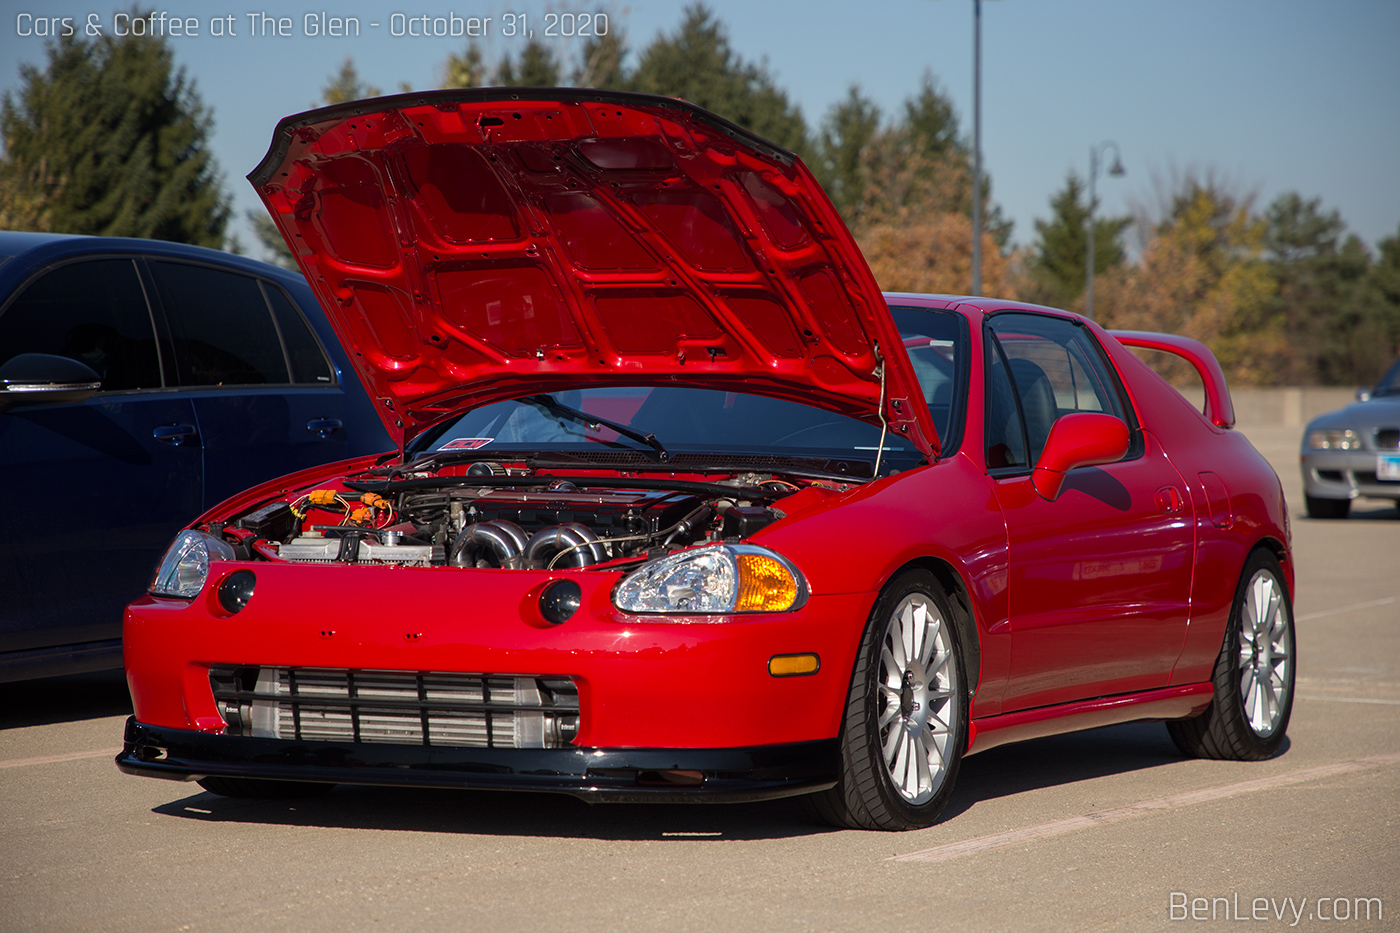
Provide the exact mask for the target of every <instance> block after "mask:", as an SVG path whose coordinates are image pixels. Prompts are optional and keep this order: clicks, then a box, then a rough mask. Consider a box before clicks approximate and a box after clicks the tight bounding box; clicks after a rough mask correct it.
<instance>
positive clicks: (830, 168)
mask: <svg viewBox="0 0 1400 933" xmlns="http://www.w3.org/2000/svg"><path fill="white" fill-rule="evenodd" d="M879 129H880V108H879V107H878V106H876V105H875V102H874V101H872V100H871V99H870V98H868V97H866V96H864V95H863V94H861V92H860V87H859V86H857V85H854V84H852V85H851V87H850V89H849V90H848V91H847V92H846V98H845V100H842V101H840V102H839V103H836V104H833V105H832V107H831V109H830V110H828V111H827V114H826V119H825V120H823V121H822V129H821V135H820V137H818V139H817V160H816V165H815V166H814V167H813V171H814V172H815V173H816V175H817V178H818V180H819V181H821V183H822V187H823V188H825V189H826V193H827V194H828V195H829V196H830V197H831V201H832V203H833V204H835V205H836V209H837V210H838V211H840V212H841V216H842V217H844V218H845V220H846V224H847V226H851V227H854V226H855V225H856V223H857V222H858V221H859V219H860V207H861V203H862V200H863V198H864V191H865V175H864V173H863V172H862V171H861V153H862V152H863V151H864V150H865V148H866V146H868V145H869V144H870V141H871V140H872V139H873V138H874V137H875V134H876V132H877V131H878V130H879Z"/></svg>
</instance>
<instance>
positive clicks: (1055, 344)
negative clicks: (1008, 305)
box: [991, 313, 1133, 463]
mask: <svg viewBox="0 0 1400 933" xmlns="http://www.w3.org/2000/svg"><path fill="white" fill-rule="evenodd" d="M991 329H992V331H993V332H994V333H995V334H996V337H997V342H998V343H999V344H1000V346H1001V349H1002V352H1003V353H1004V354H1005V356H1006V362H1007V367H1008V369H1009V371H1010V375H1011V380H1012V382H1013V383H1014V384H1015V387H1016V394H1017V397H1018V398H1019V400H1020V402H1021V413H1022V416H1023V417H1024V419H1025V425H1026V442H1027V445H1028V447H1029V450H1028V452H1027V455H1028V458H1029V462H1030V463H1035V462H1036V460H1037V459H1039V457H1040V454H1041V451H1043V450H1044V449H1045V440H1046V438H1048V437H1049V436H1050V428H1051V427H1052V426H1053V425H1054V423H1055V419H1056V418H1058V417H1060V416H1061V415H1068V414H1070V413H1072V412H1096V413H1102V414H1109V415H1114V416H1116V417H1118V418H1122V419H1123V420H1124V421H1127V422H1128V424H1129V425H1130V426H1132V424H1133V422H1132V421H1131V420H1130V419H1129V418H1128V416H1127V406H1126V405H1125V404H1124V402H1123V398H1122V394H1121V393H1120V392H1119V389H1118V384H1117V382H1116V380H1115V379H1114V378H1113V376H1112V374H1111V373H1110V371H1109V368H1108V364H1107V363H1106V362H1105V361H1104V359H1103V355H1102V353H1101V352H1100V350H1099V348H1098V346H1097V344H1095V342H1094V339H1093V337H1091V336H1090V335H1089V333H1088V332H1087V331H1086V330H1085V329H1084V328H1082V327H1078V326H1076V325H1075V324H1073V323H1072V322H1070V321H1067V320H1064V319H1062V318H1052V317H1043V316H1041V315H1037V314H1014V313H1013V314H998V315H996V316H995V317H993V318H992V319H991Z"/></svg>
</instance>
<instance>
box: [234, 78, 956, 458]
mask: <svg viewBox="0 0 1400 933" xmlns="http://www.w3.org/2000/svg"><path fill="white" fill-rule="evenodd" d="M248 178H249V180H250V181H251V182H252V183H253V185H254V186H255V187H256V188H257V190H258V193H259V194H260V195H261V197H262V199H263V202H264V203H265V204H266V205H267V207H268V210H269V211H270V212H271V214H272V217H273V219H274V220H275V221H276V222H277V225H278V227H279V228H280V229H281V231H282V234H283V236H284V237H285V238H286V240H287V242H288V244H289V245H290V246H291V247H292V249H293V252H294V253H295V255H296V257H297V260H298V262H299V263H300V264H301V267H302V269H303V271H304V272H305V273H306V276H307V279H308V280H309V281H310V283H311V285H312V287H313V288H314V289H315V291H316V293H317V296H318V297H319V299H320V301H321V303H322V305H323V306H324V307H325V309H326V312H327V314H328V315H329V317H330V320H331V323H332V324H333V326H334V327H335V329H336V331H337V333H338V335H339V336H340V338H341V340H342V342H343V343H344V344H345V346H346V348H347V350H348V351H349V352H350V353H351V355H352V359H353V361H354V364H355V366H356V367H357V369H358V370H359V375H360V376H361V378H362V379H363V380H364V382H365V384H366V386H367V387H368V389H369V391H370V393H371V395H372V396H373V397H374V398H375V399H376V400H377V403H378V405H379V407H380V413H381V415H382V416H383V417H384V420H385V424H386V425H387V426H388V428H389V431H390V433H391V434H392V435H393V436H395V437H396V438H397V439H398V440H399V441H400V444H402V443H404V442H405V441H406V440H407V439H408V438H411V437H412V436H414V435H415V434H417V433H419V432H420V431H422V430H423V429H425V428H427V427H428V426H430V425H432V424H434V423H437V422H439V421H442V420H443V419H444V418H447V417H449V416H451V415H453V414H456V413H458V412H460V411H464V410H467V409H471V408H475V407H478V406H481V405H485V404H489V403H491V402H496V401H502V400H505V399H509V398H517V397H520V396H523V395H528V394H532V393H536V392H548V391H554V390H559V389H565V388H571V387H576V386H580V385H594V386H600V385H608V384H633V385H637V384H657V385H662V384H668V385H689V386H697V387H703V388H716V389H726V390H730V391H741V392H742V391H747V392H753V393H756V394H762V395H771V396H776V397H779V398H785V399H789V400H792V401H798V402H805V403H808V404H814V405H820V406H822V407H825V408H827V409H830V410H832V411H836V412H839V413H841V414H845V415H850V416H853V417H857V418H862V419H864V420H867V421H871V422H878V420H879V414H878V412H879V410H880V398H881V379H880V375H879V373H880V371H881V367H880V363H881V355H882V354H881V351H883V353H884V354H888V355H890V356H891V357H893V358H894V359H892V360H891V362H892V363H894V365H887V366H885V367H884V372H885V383H886V384H885V386H884V396H885V416H886V418H887V420H888V421H889V423H890V427H891V431H892V432H894V433H897V434H898V435H900V436H902V437H903V438H905V439H906V440H907V441H909V442H912V443H913V444H914V445H915V446H916V447H918V448H919V449H921V450H922V451H923V452H924V453H925V454H926V455H930V456H932V455H935V454H936V452H937V438H936V437H935V436H934V430H933V428H932V424H931V422H930V421H928V419H926V418H921V417H918V409H919V408H921V407H923V406H919V405H910V404H907V402H908V401H909V400H910V399H914V400H917V399H919V398H920V393H919V391H918V388H917V385H915V383H914V379H913V376H912V374H911V373H910V371H909V370H908V367H907V363H906V362H905V361H904V359H903V357H904V354H903V351H902V349H900V340H899V336H898V332H897V331H896V329H895V326H894V322H893V320H892V319H891V317H890V315H889V311H888V309H887V307H886V305H885V302H884V299H883V298H882V297H881V295H880V292H879V289H878V287H877V286H876V284H875V281H874V279H873V277H872V276H871V274H870V271H869V269H868V267H867V266H866V264H865V260H864V259H863V257H862V256H861V254H860V251H859V249H858V248H857V247H856V245H855V242H854V240H853V239H852V237H851V235H850V233H849V232H848V231H847V229H846V227H845V225H844V224H843V223H842V221H841V219H840V217H839V216H838V215H837V213H836V211H835V209H834V208H833V207H832V206H831V203H830V201H829V200H828V199H827V197H826V195H825V193H824V192H823V191H822V190H821V187H820V186H819V185H818V184H817V182H816V181H815V180H814V179H813V178H812V175H811V173H810V172H809V171H808V170H807V168H806V167H805V166H804V165H802V163H801V162H800V161H799V160H798V159H797V158H796V157H795V156H793V155H792V154H791V153H789V152H786V151H785V150H782V149H779V148H778V147H776V146H773V145H772V144H770V143H767V142H765V141H764V140H762V139H760V138H759V137H756V136H754V135H752V134H750V133H748V132H747V131H745V130H743V129H741V128H739V127H737V126H734V125H733V124H730V123H728V122H726V121H724V120H722V119H720V118H718V117H716V116H714V115H713V114H710V113H708V112H706V111H704V110H701V109H700V108H698V107H695V106H693V105H691V104H688V103H685V102H683V101H678V100H671V99H666V98H658V97H650V96H646V95H638V94H624V93H613V92H598V91H585V90H575V89H563V88H549V89H521V88H510V89H503V88H488V89H477V90H470V91H439V92H429V93H420V94H405V95H399V96H395V97H384V98H378V99H374V100H365V101H356V102H353V103H350V104H342V105H338V106H335V107H329V108H324V109H321V110H314V111H310V112H308V113H305V114H300V115H297V116H293V117H287V118H286V119H284V120H282V121H281V123H279V124H278V127H277V130H276V134H275V136H274V138H273V143H272V147H271V149H270V150H269V152H268V154H267V156H266V157H264V159H263V161H262V163H261V164H260V165H259V166H258V168H257V169H256V170H255V171H254V172H253V173H252V174H250V175H249V176H248ZM877 347H878V348H879V350H877Z"/></svg>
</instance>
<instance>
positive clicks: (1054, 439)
mask: <svg viewBox="0 0 1400 933" xmlns="http://www.w3.org/2000/svg"><path fill="white" fill-rule="evenodd" d="M1129 440H1130V438H1129V437H1128V426H1127V425H1126V424H1124V423H1123V419H1121V418H1115V417H1113V416H1112V415H1095V414H1091V413H1089V412H1080V413H1078V414H1073V415H1063V416H1061V417H1060V418H1058V419H1056V421H1055V424H1054V426H1053V427H1051V428H1050V436H1049V437H1048V438H1046V441H1045V450H1044V451H1043V452H1042V453H1041V455H1040V459H1039V460H1038V461H1036V464H1035V471H1034V472H1032V473H1031V483H1032V484H1033V485H1034V486H1035V491H1036V492H1037V493H1039V494H1040V496H1041V497H1042V498H1045V499H1049V500H1050V501H1051V502H1054V501H1055V500H1056V499H1058V498H1059V497H1060V490H1061V489H1062V488H1063V487H1064V484H1065V474H1066V473H1068V472H1069V471H1070V470H1073V469H1074V468H1075V467H1082V466H1093V465H1094V464H1096V463H1112V462H1113V461H1115V460H1119V459H1122V457H1123V455H1124V454H1126V453H1127V452H1128V442H1129Z"/></svg>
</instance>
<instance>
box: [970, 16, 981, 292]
mask: <svg viewBox="0 0 1400 933" xmlns="http://www.w3.org/2000/svg"><path fill="white" fill-rule="evenodd" d="M972 294H973V295H981V294H982V0H972Z"/></svg>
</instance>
